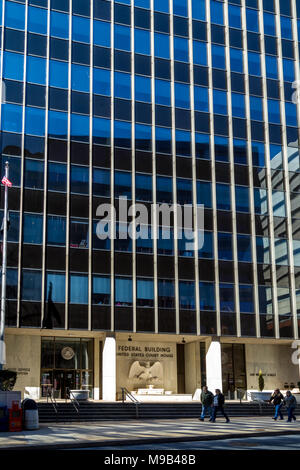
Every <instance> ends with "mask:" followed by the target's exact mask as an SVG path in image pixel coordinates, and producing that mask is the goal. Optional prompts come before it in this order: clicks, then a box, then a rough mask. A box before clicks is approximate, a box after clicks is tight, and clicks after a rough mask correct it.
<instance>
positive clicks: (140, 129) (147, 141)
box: [135, 124, 152, 151]
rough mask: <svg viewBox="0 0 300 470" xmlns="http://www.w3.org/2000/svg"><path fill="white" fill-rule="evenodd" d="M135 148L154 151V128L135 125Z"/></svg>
mask: <svg viewBox="0 0 300 470" xmlns="http://www.w3.org/2000/svg"><path fill="white" fill-rule="evenodd" d="M135 147H136V149H138V150H149V151H151V149H152V128H151V126H145V125H143V124H136V125H135Z"/></svg>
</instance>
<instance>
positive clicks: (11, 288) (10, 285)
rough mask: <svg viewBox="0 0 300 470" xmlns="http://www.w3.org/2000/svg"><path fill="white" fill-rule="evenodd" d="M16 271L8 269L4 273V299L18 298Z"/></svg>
mask: <svg viewBox="0 0 300 470" xmlns="http://www.w3.org/2000/svg"><path fill="white" fill-rule="evenodd" d="M18 284H19V282H18V270H17V269H10V268H8V269H7V271H6V297H7V298H8V299H16V298H17V296H18Z"/></svg>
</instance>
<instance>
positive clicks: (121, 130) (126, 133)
mask: <svg viewBox="0 0 300 470" xmlns="http://www.w3.org/2000/svg"><path fill="white" fill-rule="evenodd" d="M114 130H115V135H114V138H115V145H116V146H117V147H125V148H130V147H131V122H122V121H115V124H114Z"/></svg>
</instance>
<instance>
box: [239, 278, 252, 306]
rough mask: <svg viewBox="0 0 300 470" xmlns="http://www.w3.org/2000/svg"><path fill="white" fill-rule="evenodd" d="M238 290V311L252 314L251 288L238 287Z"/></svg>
mask: <svg viewBox="0 0 300 470" xmlns="http://www.w3.org/2000/svg"><path fill="white" fill-rule="evenodd" d="M239 290H240V311H241V312H244V313H253V312H254V303H253V287H252V286H242V285H240V287H239Z"/></svg>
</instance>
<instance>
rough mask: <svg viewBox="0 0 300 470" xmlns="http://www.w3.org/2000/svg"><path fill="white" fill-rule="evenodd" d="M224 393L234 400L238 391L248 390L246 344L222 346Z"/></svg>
mask: <svg viewBox="0 0 300 470" xmlns="http://www.w3.org/2000/svg"><path fill="white" fill-rule="evenodd" d="M222 379H223V380H222V382H223V393H224V394H225V395H227V396H228V397H229V398H231V399H233V398H234V396H235V393H234V392H236V391H237V390H246V389H247V383H246V363H245V346H244V344H222Z"/></svg>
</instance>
